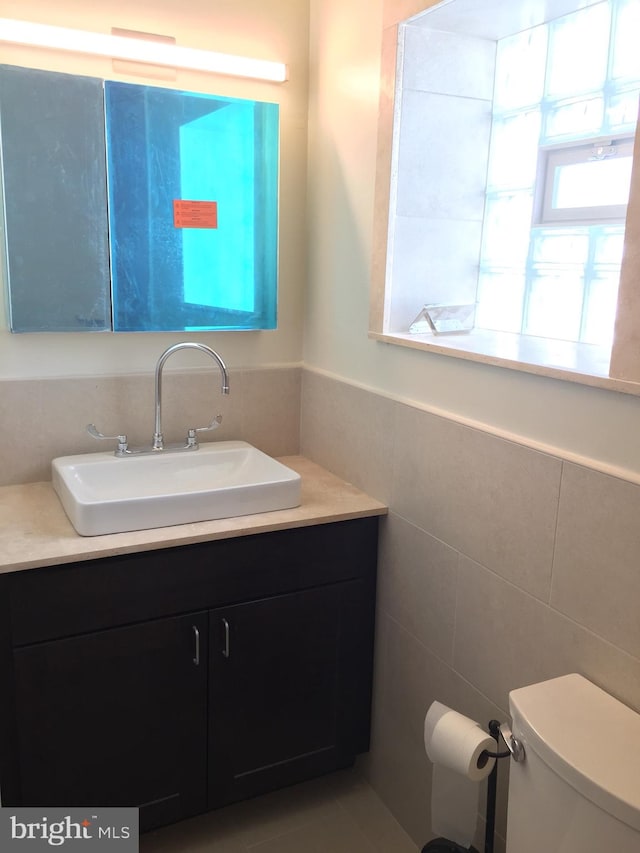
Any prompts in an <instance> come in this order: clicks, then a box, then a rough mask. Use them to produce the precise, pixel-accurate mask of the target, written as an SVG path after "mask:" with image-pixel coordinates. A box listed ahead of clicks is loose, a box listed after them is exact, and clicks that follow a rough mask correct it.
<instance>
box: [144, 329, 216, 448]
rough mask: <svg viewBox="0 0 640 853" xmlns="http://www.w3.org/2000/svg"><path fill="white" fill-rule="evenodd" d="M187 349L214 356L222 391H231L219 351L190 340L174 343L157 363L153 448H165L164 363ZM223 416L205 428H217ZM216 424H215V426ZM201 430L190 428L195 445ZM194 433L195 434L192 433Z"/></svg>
mask: <svg viewBox="0 0 640 853" xmlns="http://www.w3.org/2000/svg"><path fill="white" fill-rule="evenodd" d="M185 349H195V350H200V352H203V353H205V354H206V355H208V356H209V357H210V358H212V359H213V360H214V361H215V362H216V364H217V365H218V367H219V368H220V373H221V374H222V389H221V390H222V393H223V394H228V393H229V374H228V372H227V368H226V366H225V363H224V361H223V360H222V359H221V358H220V356H219V355H218V353H217V352H216V351H215V350H213V349H211V347H208V346H206V344H198V343H193V342H190V341H187V342H183V343H179V344H174V345H173V346H171V347H169V348H168V349H166V350H165V351H164V352H163V353H162V355H161V356H160V358H159V359H158V363H157V364H156V378H155V416H156V420H155V430H154V433H153V445H152V446H153V450H164V438H163V435H162V371H163V368H164V365H165V363H166V361H167V359H168V358H169V356H171V355H173V354H174V353H175V352H179V351H180V350H185ZM220 420H221V417H220V415H218V417H217V418H214V419H213V420H212V421H211V423H210V424H209V426H208V427H204V428H203V429H205V430H207V429H215V427H216V426H217V425H218V424H219V423H220ZM214 425H215V426H214ZM198 431H199V430H189V436H190V440H191V441H193V442H194V444H193V445H191V446H195V447H196V448H197V443H196V442H195V433H196V432H198ZM191 433H193V435H191Z"/></svg>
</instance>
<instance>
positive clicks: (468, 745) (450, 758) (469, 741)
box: [424, 702, 496, 847]
mask: <svg viewBox="0 0 640 853" xmlns="http://www.w3.org/2000/svg"><path fill="white" fill-rule="evenodd" d="M424 745H425V748H426V750H427V755H428V756H429V758H430V759H431V761H432V762H433V764H434V765H435V766H434V768H433V780H432V793H431V828H432V830H433V832H434V833H435V834H436V835H440V836H443V837H444V838H448V839H450V840H451V841H455V842H456V844H459V845H460V846H461V847H469V845H470V844H471V843H472V841H473V837H474V834H475V829H476V823H477V818H478V801H479V797H480V786H479V784H478V783H479V782H480V781H482V780H483V779H485V778H486V777H487V776H488V775H489V773H490V772H491V770H492V769H493V765H494V764H495V758H488V757H487V756H486V755H483V753H485V752H495V750H496V742H495V740H494V739H493V738H492V737H491V736H490V735H488V734H487V733H486V732H485V731H483V730H482V729H481V728H480V726H479V725H478V723H476V722H475V720H471V719H470V718H469V717H465V716H464V715H463V714H459V713H458V712H457V711H453V710H452V709H451V708H448V707H447V706H446V705H443V704H442V703H441V702H434V703H433V704H432V705H431V707H430V708H429V710H428V711H427V716H426V717H425V721H424Z"/></svg>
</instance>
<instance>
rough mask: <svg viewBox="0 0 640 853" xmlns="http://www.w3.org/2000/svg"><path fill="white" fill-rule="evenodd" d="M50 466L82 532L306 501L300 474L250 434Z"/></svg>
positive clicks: (87, 456) (138, 526)
mask: <svg viewBox="0 0 640 853" xmlns="http://www.w3.org/2000/svg"><path fill="white" fill-rule="evenodd" d="M51 468H52V476H53V488H54V489H55V490H56V492H57V494H58V497H59V498H60V501H61V502H62V506H63V507H64V510H65V512H66V513H67V515H68V516H69V520H70V521H71V523H72V524H73V526H74V527H75V529H76V530H77V531H78V533H80V534H81V535H82V536H96V535H98V534H102V533H122V532H124V531H126V530H145V529H147V528H150V527H167V526H169V525H172V524H187V523H189V522H192V521H208V520H211V519H215V518H229V517H231V516H237V515H252V514H254V513H257V512H270V511H271V510H276V509H288V508H289V507H294V506H298V505H299V504H300V485H301V482H300V475H299V474H297V473H296V472H295V471H292V470H291V469H290V468H287V467H286V465H283V464H282V463H281V462H277V461H276V460H275V459H272V458H271V457H270V456H267V455H266V454H265V453H262V451H260V450H258V449H257V448H255V447H252V446H251V445H250V444H247V443H246V442H244V441H217V442H211V443H208V444H202V445H200V449H199V450H194V451H188V452H183V453H163V452H160V453H154V454H150V455H147V456H129V457H126V458H122V459H119V458H117V457H115V456H114V455H113V454H112V453H84V454H81V455H78V456H60V457H59V458H58V459H54V460H53V462H52V464H51Z"/></svg>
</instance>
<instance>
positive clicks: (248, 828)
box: [140, 768, 417, 853]
mask: <svg viewBox="0 0 640 853" xmlns="http://www.w3.org/2000/svg"><path fill="white" fill-rule="evenodd" d="M416 850H417V848H416V846H415V845H414V844H413V843H412V842H411V840H410V839H409V836H408V835H406V833H404V832H403V830H402V828H401V827H400V825H399V824H398V823H397V821H396V820H395V818H394V817H393V816H392V815H391V813H390V812H389V811H388V810H387V809H386V807H385V806H384V804H383V803H382V801H381V800H380V799H379V798H378V796H377V795H376V794H375V792H374V791H373V789H372V788H371V787H370V786H369V785H368V784H367V783H366V782H365V781H364V780H363V778H362V776H361V774H360V773H359V772H358V770H357V768H355V769H350V770H344V771H339V772H337V773H331V774H329V775H327V776H323V777H321V778H320V779H314V780H311V781H309V782H304V783H302V784H300V785H294V786H292V787H291V788H285V789H283V790H281V791H275V792H273V793H271V794H266V795H264V796H262V797H256V799H254V800H247V801H245V802H242V803H238V804H236V805H233V806H228V807H227V808H224V809H220V810H217V811H213V812H209V813H208V814H205V815H201V816H200V817H196V818H192V819H191V820H186V821H182V822H180V823H177V824H174V825H173V826H168V827H164V828H162V829H157V830H155V831H154V832H149V833H146V834H144V835H143V836H142V837H141V839H140V853H416Z"/></svg>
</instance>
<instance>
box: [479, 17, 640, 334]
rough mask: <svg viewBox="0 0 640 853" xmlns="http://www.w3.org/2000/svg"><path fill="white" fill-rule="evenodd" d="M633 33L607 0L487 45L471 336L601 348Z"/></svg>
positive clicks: (614, 252)
mask: <svg viewBox="0 0 640 853" xmlns="http://www.w3.org/2000/svg"><path fill="white" fill-rule="evenodd" d="M639 24H640V7H639V4H638V3H637V0H608V2H603V3H599V4H597V5H594V6H590V7H588V8H586V9H582V10H579V11H577V12H574V13H572V14H569V15H566V16H564V17H561V18H558V19H556V20H554V21H551V22H550V23H548V24H544V25H541V26H539V27H535V28H533V29H530V30H525V31H524V32H521V33H518V34H516V35H513V36H509V37H507V38H505V39H501V40H499V41H498V42H497V54H496V76H495V83H494V94H493V120H492V131H491V144H490V150H489V163H488V172H487V191H486V201H485V216H484V225H483V241H482V251H481V258H480V272H479V281H478V307H477V313H476V326H478V327H481V328H485V329H493V330H498V331H507V332H515V333H522V334H527V335H536V336H541V337H547V338H554V339H562V340H571V341H577V342H582V343H592V344H599V345H609V344H610V343H611V340H612V337H613V328H614V321H615V312H616V306H617V295H618V282H619V276H620V264H621V259H622V248H623V243H624V217H625V212H626V204H627V200H628V195H629V182H630V177H631V161H632V148H633V133H634V131H635V126H636V121H637V115H638V93H639V91H640V51H638V50H637V45H636V44H635V43H634V41H635V40H634V39H633V38H632V36H631V33H633V32H637V28H638V25H639Z"/></svg>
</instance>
